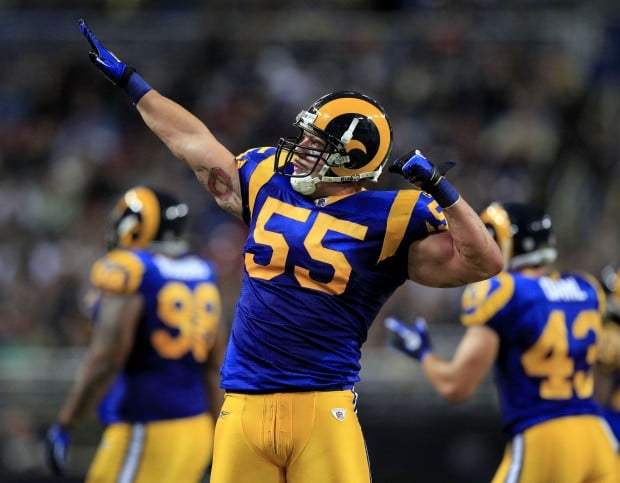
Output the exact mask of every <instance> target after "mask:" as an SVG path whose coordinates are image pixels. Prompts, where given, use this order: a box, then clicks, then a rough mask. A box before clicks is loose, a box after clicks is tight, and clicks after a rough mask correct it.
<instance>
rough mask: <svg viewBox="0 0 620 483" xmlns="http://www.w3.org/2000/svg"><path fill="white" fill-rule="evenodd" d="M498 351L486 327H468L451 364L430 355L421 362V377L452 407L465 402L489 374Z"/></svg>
mask: <svg viewBox="0 0 620 483" xmlns="http://www.w3.org/2000/svg"><path fill="white" fill-rule="evenodd" d="M498 351H499V336H498V335H497V333H496V332H495V331H493V330H492V329H490V328H488V327H484V326H480V327H470V328H468V329H467V331H466V332H465V335H464V336H463V338H462V339H461V342H460V343H459V346H458V347H457V349H456V352H455V353H454V356H453V358H452V360H451V361H447V360H445V359H442V358H441V357H439V356H438V355H437V354H435V353H433V352H430V353H428V355H427V356H426V357H424V360H423V361H422V370H423V371H424V375H425V376H426V378H427V379H428V381H429V382H430V383H431V385H432V386H433V387H434V388H435V390H436V391H437V392H438V393H439V394H440V395H441V396H442V397H444V398H445V399H446V400H448V401H449V402H450V403H452V404H458V403H462V402H464V401H466V400H467V399H469V398H470V397H471V395H472V394H473V393H474V392H475V391H476V389H477V388H478V386H480V383H481V382H482V380H483V379H484V377H485V376H486V374H487V373H488V372H489V370H490V368H491V366H492V365H493V362H494V361H495V359H496V357H497V353H498Z"/></svg>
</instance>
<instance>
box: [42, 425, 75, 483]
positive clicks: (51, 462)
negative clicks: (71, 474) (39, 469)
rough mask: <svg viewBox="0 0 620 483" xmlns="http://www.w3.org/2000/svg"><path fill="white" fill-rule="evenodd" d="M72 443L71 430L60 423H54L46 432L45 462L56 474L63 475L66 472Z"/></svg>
mask: <svg viewBox="0 0 620 483" xmlns="http://www.w3.org/2000/svg"><path fill="white" fill-rule="evenodd" d="M70 444H71V436H70V435H69V431H67V430H66V429H65V428H63V427H62V426H60V425H59V424H53V425H52V426H50V428H49V429H48V430H47V433H46V434H45V463H46V464H47V467H48V468H49V469H50V471H51V472H52V473H54V474H55V475H56V476H62V475H63V474H64V472H65V468H66V467H67V455H68V454H69V445H70Z"/></svg>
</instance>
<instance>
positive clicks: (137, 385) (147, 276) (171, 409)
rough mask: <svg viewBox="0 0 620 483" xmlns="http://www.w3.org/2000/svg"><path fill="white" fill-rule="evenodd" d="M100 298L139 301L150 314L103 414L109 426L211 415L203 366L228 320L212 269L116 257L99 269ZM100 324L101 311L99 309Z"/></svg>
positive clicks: (190, 260)
mask: <svg viewBox="0 0 620 483" xmlns="http://www.w3.org/2000/svg"><path fill="white" fill-rule="evenodd" d="M91 282H92V285H93V287H94V288H95V289H96V290H97V291H98V293H99V294H100V295H99V296H101V294H103V293H105V292H112V293H119V294H134V293H139V294H140V295H141V296H142V297H143V298H144V314H143V316H142V319H141V320H140V322H139V324H138V328H137V333H136V335H135V341H134V346H133V348H132V351H131V353H130V355H129V358H128V361H127V363H126V365H125V367H124V369H123V371H122V373H121V374H120V376H119V377H118V379H117V381H116V382H115V384H114V385H113V386H112V388H111V389H110V390H109V392H108V394H107V395H106V397H105V398H104V400H103V401H102V403H101V404H100V407H99V416H100V419H101V420H102V422H103V423H104V424H109V423H112V422H117V421H126V422H149V421H158V420H168V419H177V418H183V417H189V416H195V415H197V414H201V413H204V412H206V411H208V410H209V408H208V407H207V404H208V402H207V399H206V395H205V383H204V363H205V361H206V360H207V358H208V354H209V351H210V349H211V347H213V344H214V341H215V338H216V334H217V331H218V329H219V322H220V314H221V310H222V307H221V299H220V292H219V289H218V287H217V285H216V276H215V272H214V268H213V266H212V265H211V264H210V263H209V262H208V261H206V260H204V259H202V258H200V257H197V256H194V255H190V254H188V255H184V256H181V257H178V258H169V257H166V256H163V255H158V254H153V253H151V252H148V251H143V250H124V249H118V250H113V251H111V252H109V253H108V254H106V255H105V256H104V257H103V258H101V259H99V260H98V261H97V262H95V264H94V265H93V267H92V270H91ZM92 316H93V319H94V321H95V323H96V322H97V318H98V303H97V301H95V303H94V304H93V306H92Z"/></svg>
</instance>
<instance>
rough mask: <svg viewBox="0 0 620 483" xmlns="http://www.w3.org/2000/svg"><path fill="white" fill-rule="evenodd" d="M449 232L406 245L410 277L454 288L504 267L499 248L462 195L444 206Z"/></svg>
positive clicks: (435, 234) (489, 275) (426, 283)
mask: <svg viewBox="0 0 620 483" xmlns="http://www.w3.org/2000/svg"><path fill="white" fill-rule="evenodd" d="M443 213H444V215H445V217H446V220H447V222H448V227H449V230H448V231H442V232H438V233H434V234H432V235H429V236H428V237H426V238H423V239H421V240H417V241H415V242H413V243H412V244H411V245H410V247H409V259H408V260H409V264H408V266H409V278H410V279H411V280H413V281H415V282H418V283H421V284H423V285H427V286H430V287H456V286H461V285H466V284H468V283H473V282H477V281H480V280H485V279H488V278H491V277H492V276H494V275H496V274H497V273H498V272H499V271H500V270H501V269H502V268H503V264H504V261H503V258H502V254H501V253H500V251H499V247H498V246H497V244H496V243H495V242H494V241H493V238H491V235H490V234H489V232H488V230H487V229H486V227H485V226H484V223H483V222H482V220H481V219H480V217H479V216H478V214H477V213H476V212H475V211H474V210H473V208H471V206H470V205H469V203H467V201H465V200H464V199H463V198H459V199H458V201H457V202H456V203H455V204H454V205H452V206H450V207H448V208H444V209H443Z"/></svg>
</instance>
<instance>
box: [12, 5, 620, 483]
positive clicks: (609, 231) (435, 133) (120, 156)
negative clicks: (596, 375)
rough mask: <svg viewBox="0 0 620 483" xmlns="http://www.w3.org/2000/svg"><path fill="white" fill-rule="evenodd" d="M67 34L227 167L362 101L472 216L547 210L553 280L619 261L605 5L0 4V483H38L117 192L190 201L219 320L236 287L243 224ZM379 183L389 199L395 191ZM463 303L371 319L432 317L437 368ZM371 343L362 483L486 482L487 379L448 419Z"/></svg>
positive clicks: (414, 306)
mask: <svg viewBox="0 0 620 483" xmlns="http://www.w3.org/2000/svg"><path fill="white" fill-rule="evenodd" d="M81 17H83V18H85V19H86V20H87V21H88V23H89V25H90V26H91V27H92V28H93V30H94V32H95V33H96V34H97V35H98V36H99V38H100V39H101V40H102V41H103V42H104V44H105V45H106V47H108V48H110V49H111V50H113V51H115V52H116V53H117V54H119V56H120V57H121V58H122V59H123V60H125V61H126V62H128V63H132V64H134V65H136V66H137V67H138V69H139V70H140V72H141V73H142V74H143V76H144V77H145V78H146V79H147V80H148V81H149V82H150V83H151V84H152V85H153V86H154V87H156V88H157V89H159V90H160V91H162V92H163V93H165V94H167V95H169V96H170V97H172V98H173V99H175V100H177V101H179V102H181V103H182V104H183V105H185V106H187V107H189V108H190V110H192V111H193V112H195V113H196V114H197V115H199V117H201V118H202V119H204V120H205V122H206V123H207V125H208V126H209V127H210V128H211V129H212V130H213V131H214V132H215V134H216V135H217V136H218V137H219V138H220V139H221V140H222V141H223V142H224V144H226V145H227V146H228V147H229V148H231V150H232V151H234V152H240V151H243V150H245V149H246V148H248V147H251V146H255V145H264V144H265V143H275V142H276V141H277V139H278V138H279V136H281V135H283V134H287V133H289V131H290V129H291V128H290V124H291V122H292V121H293V119H294V117H295V115H296V114H297V112H298V111H299V110H300V109H301V108H302V107H305V106H307V105H308V104H309V103H310V102H311V101H312V100H313V99H315V98H316V97H318V96H320V95H322V94H323V93H326V92H329V91H332V90H337V89H341V88H348V89H355V90H361V91H363V92H366V93H368V94H370V95H372V96H373V97H375V98H376V99H378V100H379V101H380V102H381V103H382V104H383V105H384V106H385V107H386V109H387V110H388V112H389V114H390V116H391V119H392V121H393V125H394V132H395V144H394V154H395V155H398V154H400V153H403V152H405V151H407V150H409V149H410V148H412V147H420V148H421V149H423V152H424V153H425V154H426V155H427V156H428V157H429V158H430V159H431V160H433V161H436V162H441V161H445V160H453V161H456V162H457V167H456V168H455V169H454V170H453V171H452V172H451V179H452V180H453V181H454V184H455V185H456V186H457V187H458V188H459V189H460V191H461V192H462V193H463V195H464V196H465V197H466V198H467V199H468V200H469V201H470V203H471V204H472V205H473V206H474V208H476V209H480V208H482V207H483V206H484V205H485V204H486V203H488V202H490V201H492V200H493V199H513V200H529V201H533V202H535V203H538V204H540V205H542V206H546V207H547V208H548V210H549V211H550V213H551V215H552V216H553V218H554V221H555V224H556V233H557V236H558V244H559V249H560V257H561V261H560V263H559V265H560V267H562V266H564V265H565V266H570V267H576V268H579V269H583V270H588V271H591V272H593V273H598V272H599V271H600V269H601V267H602V266H603V265H604V264H605V263H607V262H609V261H614V260H616V259H620V255H619V254H618V247H619V246H620V244H619V240H620V225H619V222H618V215H617V214H618V208H619V205H620V198H619V197H618V192H619V181H618V169H619V166H618V154H619V149H618V147H619V146H618V145H619V143H620V123H619V114H620V110H619V109H620V82H619V79H620V5H619V4H618V2H617V1H600V0H599V1H583V0H573V1H562V0H546V1H545V0H541V1H535V0H529V1H527V0H508V1H499V0H479V1H450V0H401V1H399V0H375V1H371V0H366V1H364V0H332V1H326V0H316V1H312V2H306V1H297V2H287V1H284V0H281V1H278V0H263V1H260V0H229V1H223V0H213V1H198V0H192V1H181V0H151V1H149V0H125V1H115V0H108V1H95V0H84V1H80V2H78V1H68V0H66V1H65V0H46V1H44V0H32V1H25V0H24V1H19V0H15V1H10V0H4V1H1V2H0V114H1V115H0V481H6V482H20V481H22V482H26V481H33V482H34V481H36V482H43V481H46V477H45V473H44V472H43V470H42V467H41V458H40V448H39V445H38V444H39V443H38V438H39V437H40V435H41V433H42V432H43V431H44V429H45V427H46V425H47V423H48V422H49V421H50V420H51V419H52V418H53V417H54V414H55V412H56V410H57V409H58V407H59V404H60V401H61V398H62V397H64V395H65V394H66V391H67V390H68V387H69V384H70V382H71V378H72V377H73V375H74V373H75V370H76V368H77V364H78V362H79V361H80V359H81V356H82V354H83V347H84V346H85V344H86V343H87V341H88V333H89V326H88V322H87V321H86V320H85V319H84V317H83V314H82V312H81V307H80V303H81V302H80V301H81V297H82V295H83V292H84V289H85V287H86V281H87V276H88V269H89V267H90V264H91V263H92V261H93V260H94V259H95V258H96V257H97V256H98V255H100V254H101V253H102V251H103V250H104V249H105V235H106V228H107V215H108V212H109V210H110V208H111V206H112V203H113V201H114V200H115V198H116V196H118V194H119V193H120V192H121V191H123V190H125V189H126V188H127V187H128V186H130V185H133V184H136V183H148V184H153V185H156V186H165V187H167V188H169V189H171V190H173V191H174V192H175V193H177V194H178V195H181V196H183V197H184V198H186V199H187V200H188V202H189V204H190V208H191V210H192V213H193V223H192V229H191V236H192V243H193V246H194V248H195V249H196V250H197V251H200V252H202V253H205V254H207V255H208V256H211V257H212V258H213V259H214V260H215V261H216V263H217V264H218V267H219V270H220V279H221V283H222V288H223V290H224V293H225V298H226V315H227V318H228V320H230V317H231V315H232V311H233V308H234V301H235V297H236V293H237V291H238V284H239V279H240V271H241V258H240V248H241V245H242V243H243V237H244V234H245V230H244V227H243V226H241V225H240V224H239V223H238V222H237V221H236V220H234V219H232V218H230V217H229V216H228V215H226V214H224V213H222V212H221V211H219V210H218V209H217V208H216V207H215V205H214V203H212V202H211V200H210V198H209V196H208V195H206V193H204V192H203V191H202V189H201V187H200V186H199V184H198V183H197V182H196V181H195V179H194V178H193V175H192V174H191V173H190V172H189V171H188V170H187V169H186V168H184V167H183V166H182V165H181V163H179V162H178V161H176V160H174V159H172V158H171V155H170V154H169V153H168V152H167V151H166V150H165V149H164V147H163V145H161V144H160V142H159V141H157V140H156V138H155V137H154V136H153V135H152V134H151V133H150V132H148V131H147V129H146V128H145V127H144V126H143V125H142V123H141V121H140V119H139V117H138V115H137V114H136V113H135V112H133V110H132V108H131V106H130V103H129V101H128V100H127V99H126V98H125V97H124V96H123V94H122V93H120V92H117V91H116V90H115V88H114V87H113V86H112V85H111V84H109V83H107V82H106V81H105V80H104V79H103V78H102V77H101V75H100V74H99V73H98V72H97V71H96V69H94V67H92V66H91V65H90V63H89V61H88V57H87V55H86V52H87V46H86V43H85V41H84V39H83V38H82V36H81V34H80V32H79V30H78V26H77V20H78V19H79V18H81ZM379 185H380V186H379V188H390V187H397V186H402V187H404V184H402V183H400V181H398V180H396V179H395V178H394V177H392V176H391V175H390V174H385V175H384V176H383V179H382V181H381V182H380V184H379ZM459 296H460V289H450V290H432V289H427V288H424V287H420V286H417V285H415V284H408V285H407V286H405V287H403V288H402V289H401V290H399V291H398V292H397V294H396V295H395V296H394V297H393V299H392V300H391V301H390V303H389V304H388V306H387V307H386V309H385V311H384V313H388V312H389V313H392V314H396V315H398V316H401V317H405V318H407V317H409V316H410V315H411V314H421V315H424V316H426V317H427V318H428V319H429V320H430V321H431V323H433V324H434V325H433V328H432V330H433V333H434V335H435V343H436V346H437V348H438V350H439V351H440V352H441V353H444V354H445V355H449V354H450V353H451V351H452V349H453V348H454V345H455V343H456V341H457V340H458V337H459V335H460V334H461V333H462V331H461V328H460V327H459V325H458V323H457V322H456V320H457V319H456V317H457V313H458V312H457V310H458V300H459ZM384 339H385V337H384V333H383V330H382V328H381V325H380V324H375V326H374V327H373V328H372V330H371V333H370V337H369V341H368V343H367V346H366V348H365V350H364V357H363V361H362V363H363V366H364V369H363V372H362V376H363V382H362V383H360V384H359V385H358V387H357V389H358V392H359V394H360V405H359V409H360V418H361V420H362V422H363V424H364V425H365V429H366V435H367V439H368V446H369V450H370V455H371V460H372V465H373V473H374V481H376V482H377V483H387V482H390V483H398V482H400V481H403V482H404V481H416V482H418V483H436V482H455V483H468V482H472V483H473V482H480V481H486V480H488V478H489V477H490V475H491V474H492V473H493V471H494V468H495V465H496V464H497V462H498V461H499V458H500V455H501V451H502V446H503V439H502V436H501V433H500V428H499V420H498V413H497V406H496V401H495V395H494V392H493V388H492V385H491V381H490V380H488V381H485V383H484V385H483V388H482V390H481V391H480V392H479V393H478V394H477V395H476V396H475V397H474V399H473V400H471V401H469V402H467V403H466V404H464V405H462V406H460V407H458V408H450V407H449V406H448V405H447V404H446V403H444V402H442V401H441V400H440V399H439V398H438V397H437V396H435V395H434V394H433V393H432V392H431V391H430V388H429V386H428V384H426V383H425V382H424V381H423V380H422V379H421V373H420V371H419V369H418V368H417V366H416V365H415V364H413V363H412V362H411V361H408V360H405V359H404V358H403V357H401V356H400V355H398V354H395V353H393V352H391V351H389V350H387V349H386V348H385V340H384ZM98 436H99V427H98V425H97V423H96V421H95V420H94V419H93V418H91V419H89V420H88V421H87V422H86V423H85V424H84V425H83V426H82V427H80V428H79V430H78V431H76V432H75V434H74V445H73V447H72V455H71V456H72V474H71V475H70V476H69V477H68V478H67V479H66V481H79V475H80V474H82V473H83V471H84V468H85V467H86V465H87V463H88V460H89V458H90V456H91V455H92V452H93V450H94V444H95V443H96V441H97V438H98ZM586 444H587V443H586ZM56 481H59V480H56Z"/></svg>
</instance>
